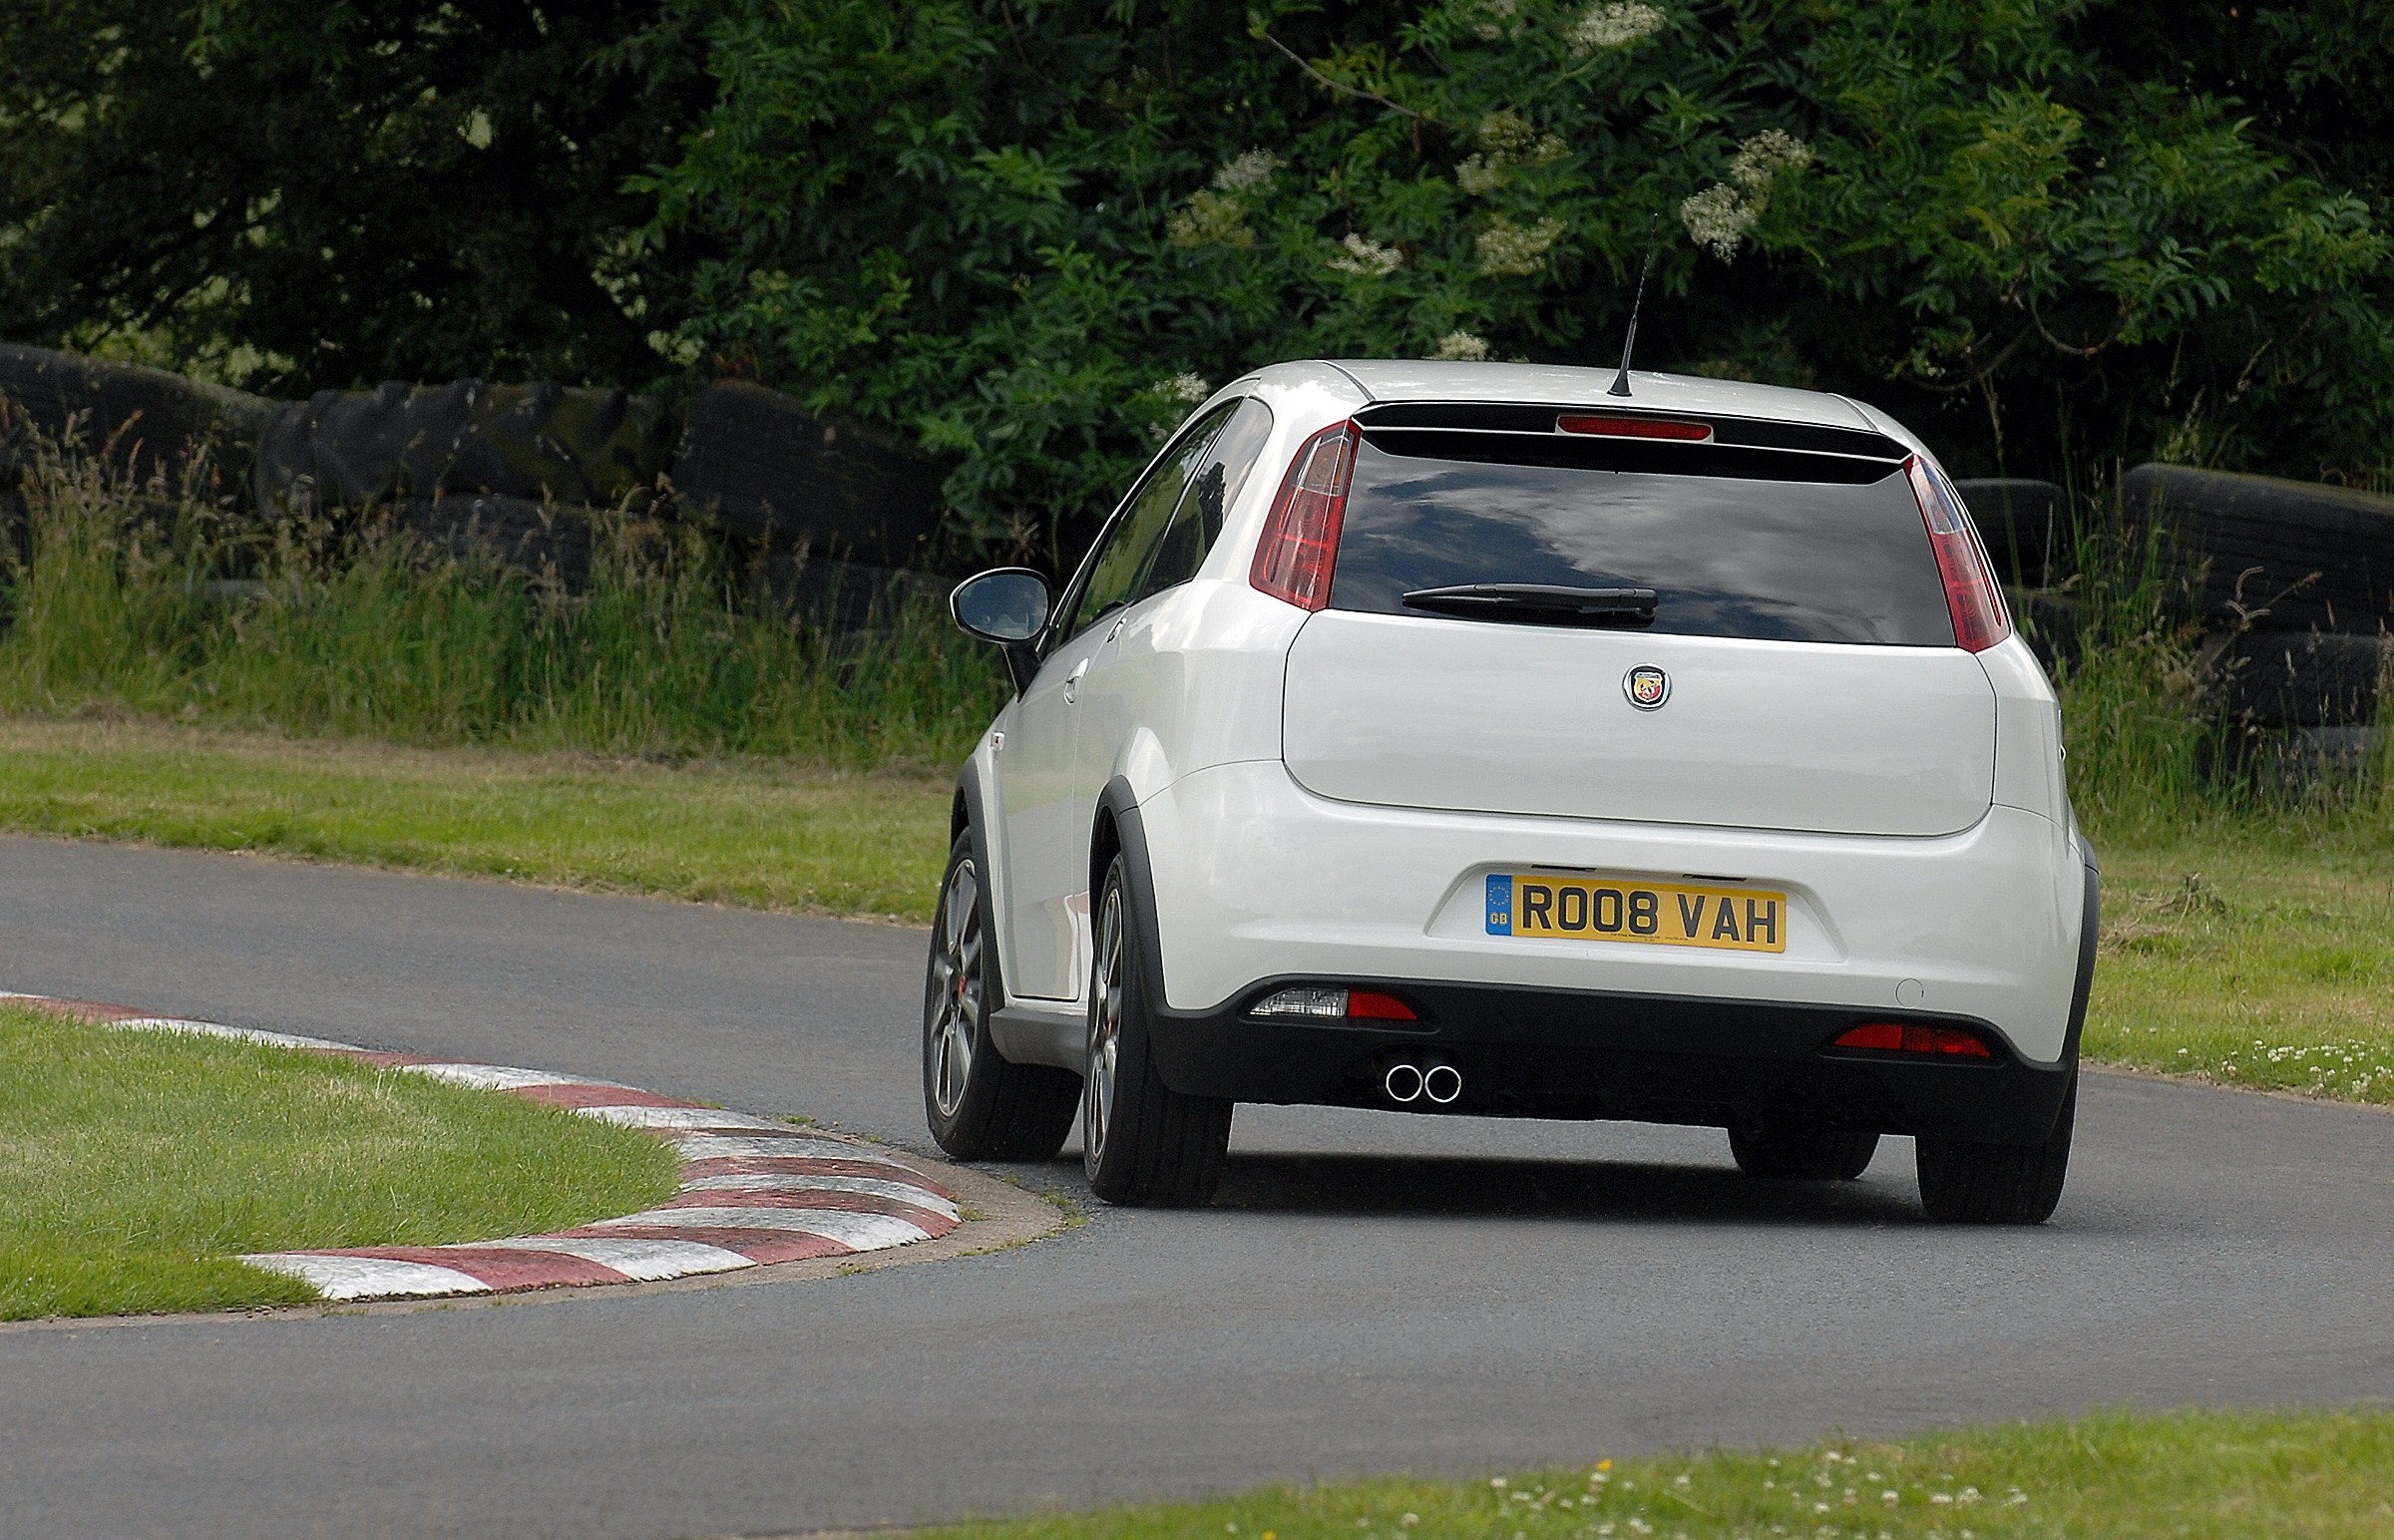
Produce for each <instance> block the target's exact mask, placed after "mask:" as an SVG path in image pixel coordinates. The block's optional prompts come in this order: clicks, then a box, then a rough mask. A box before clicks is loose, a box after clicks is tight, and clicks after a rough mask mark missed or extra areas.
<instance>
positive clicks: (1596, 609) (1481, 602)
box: [1404, 582, 1662, 625]
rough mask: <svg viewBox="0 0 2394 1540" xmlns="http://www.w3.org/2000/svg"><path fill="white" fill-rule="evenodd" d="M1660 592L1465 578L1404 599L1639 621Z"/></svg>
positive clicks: (1509, 613) (1571, 619) (1498, 611)
mask: <svg viewBox="0 0 2394 1540" xmlns="http://www.w3.org/2000/svg"><path fill="white" fill-rule="evenodd" d="M1661 598H1662V595H1661V593H1659V592H1658V591H1657V590H1655V589H1653V588H1573V587H1563V586H1559V585H1556V584H1553V583H1543V582H1464V583H1457V584H1455V585H1454V586H1453V587H1449V588H1415V589H1413V590H1412V591H1411V592H1409V593H1407V594H1405V596H1404V602H1405V603H1406V605H1407V606H1409V607H1411V608H1414V609H1428V610H1432V611H1435V612H1436V613H1438V614H1447V615H1471V616H1477V615H1485V616H1487V617H1489V618H1491V619H1496V618H1502V619H1507V620H1528V621H1532V622H1535V623H1539V624H1544V625H1644V624H1645V623H1647V622H1648V621H1650V620H1652V619H1653V618H1654V606H1655V605H1656V604H1657V603H1658V602H1659V601H1660V600H1661Z"/></svg>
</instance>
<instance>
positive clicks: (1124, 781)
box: [1089, 775, 1165, 1011]
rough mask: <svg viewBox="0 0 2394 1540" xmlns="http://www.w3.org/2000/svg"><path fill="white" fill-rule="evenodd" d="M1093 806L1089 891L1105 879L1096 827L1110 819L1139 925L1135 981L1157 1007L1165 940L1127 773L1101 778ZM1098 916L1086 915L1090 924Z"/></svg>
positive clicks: (1135, 796) (1141, 823)
mask: <svg viewBox="0 0 2394 1540" xmlns="http://www.w3.org/2000/svg"><path fill="white" fill-rule="evenodd" d="M1097 811H1098V813H1099V814H1100V815H1101V819H1094V820H1091V823H1090V829H1089V840H1090V844H1089V866H1090V872H1089V892H1090V893H1091V894H1095V893H1096V892H1097V891H1098V890H1099V889H1100V888H1101V887H1103V886H1104V883H1105V870H1104V868H1103V867H1102V866H1101V865H1099V863H1098V860H1097V854H1098V849H1099V847H1098V844H1097V829H1098V828H1099V827H1100V825H1101V823H1102V822H1109V821H1110V822H1111V823H1112V825H1113V828H1114V845H1115V849H1116V851H1117V853H1118V854H1119V855H1120V856H1121V857H1122V880H1123V882H1124V883H1125V884H1127V885H1128V887H1129V889H1130V897H1131V900H1132V903H1131V909H1130V912H1131V918H1132V919H1133V920H1135V921H1136V922H1137V924H1138V928H1139V974H1140V977H1139V981H1140V983H1142V984H1144V985H1145V986H1146V990H1147V998H1148V999H1149V1000H1151V1001H1152V1002H1154V1005H1155V1007H1156V1008H1157V1009H1158V1010H1159V1011H1160V1010H1161V1009H1162V1008H1163V1004H1164V999H1165V995H1164V939H1163V930H1162V927H1161V925H1160V924H1159V922H1158V921H1157V919H1156V914H1155V868H1154V866H1153V864H1152V863H1151V862H1149V860H1148V858H1147V825H1146V823H1145V821H1144V820H1142V819H1141V818H1140V816H1139V799H1138V794H1137V793H1135V792H1133V791H1132V790H1131V787H1130V778H1129V777H1128V776H1121V775H1117V776H1115V777H1114V778H1113V779H1112V780H1110V781H1108V782H1106V783H1105V790H1103V791H1101V792H1099V793H1098V794H1097ZM1096 918H1097V917H1096V916H1095V915H1094V914H1092V915H1091V916H1090V917H1089V920H1090V923H1091V924H1092V925H1094V924H1095V923H1096Z"/></svg>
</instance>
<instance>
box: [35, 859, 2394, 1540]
mask: <svg viewBox="0 0 2394 1540" xmlns="http://www.w3.org/2000/svg"><path fill="white" fill-rule="evenodd" d="M922 949H923V939H922V937H921V935H920V934H919V933H916V932H913V931H908V930H901V929H896V928H887V927H876V926H869V925H847V924H838V923H832V922H822V921H806V920H796V919H787V918H779V917H773V916H763V915H753V914H743V913H739V912H735V911H730V910H720V909H711V908H702V907H695V906H680V905H671V904H662V903H650V902H643V901H637V900H625V899H605V898H592V897H577V896H570V895H562V894H553V893H547V892H541V891H537V890H531V889H524V888H510V887H503V886H497V885H484V884H470V883H455V882H445V881H438V880H431V879H424V878H413V877H406V876H396V875H385V874H377V873H362V872H346V871H336V870H329V869H317V868H309V867H303V866H296V865H283V864H277V863H270V862H264V861H250V860H241V859H237V858H231V857H223V856H209V855H195V854H178V853H170V852H159V851H142V850H126V849H114V848H108V847H102V846H77V845H68V844H63V843H57V842H49V841H22V840H0V987H7V988H14V989H21V990H30V991H36V992H42V993H49V994H59V995H82V996H86V997H98V998H104V999H112V1000H121V1001H125V1002H129V1003H136V1004H140V1005H142V1006H145V1007H151V1008H156V1009H160V1010H164V1011H172V1012H179V1013H183V1014H189V1015H197V1016H202V1017H207V1018H210V1019H214V1020H218V1021H226V1022H233V1023H237V1024H244V1025H255V1026H263V1027H270V1028H276V1029H281V1030H288V1031H297V1032H307V1033H315V1034H320V1035H326V1036H332V1037H338V1038H344V1039H347V1040H350V1041H353V1042H359V1043H364V1044H368V1045H371V1046H378V1047H389V1048H405V1049H412V1050H417V1051H424V1052H434V1053H443V1054H457V1055H460V1056H466V1057H474V1058H480V1059H485V1060H494V1061H497V1062H502V1063H515V1064H532V1065H538V1066H541V1067H543V1068H551V1069H558V1070H564V1071H569V1072H573V1073H577V1074H584V1075H593V1076H598V1077H603V1078H608V1079H616V1080H624V1081H629V1082H631V1083H633V1084H636V1085H643V1086H647V1087H649V1088H651V1089H655V1090H659V1091H664V1092H668V1093H671V1094H675V1095H681V1096H688V1097H694V1098H703V1099H711V1100H716V1101H721V1102H724V1103H726V1104H727V1105H730V1106H732V1107H735V1108H738V1109H741V1110H745V1111H751V1112H759V1113H766V1114H779V1113H786V1112H795V1111H801V1110H803V1111H806V1112H810V1113H813V1114H815V1115H817V1116H819V1117H825V1118H829V1119H833V1120H836V1121H837V1122H838V1123H839V1124H840V1125H841V1126H843V1127H846V1128H849V1129H854V1130H860V1131H865V1132H871V1133H876V1134H881V1135H884V1136H886V1137H888V1138H890V1139H891V1140H893V1141H894V1142H897V1143H900V1144H904V1145H908V1146H911V1147H914V1148H917V1149H921V1148H924V1147H925V1144H926V1140H925V1136H924V1134H923V1131H922V1122H921V1111H920V1105H919V1100H918V1092H917V1089H916V1084H917V1080H916V1075H917V1070H916V1051H917V1049H916V1042H915V1033H916V1030H917V1027H916V1019H917V1018H916V1014H915V1000H916V998H917V995H916V991H917V989H918V988H919V978H920V972H919V968H920V965H921V954H922ZM2079 1126H2080V1136H2079V1137H2080V1143H2079V1154H2078V1159H2077V1166H2076V1169H2075V1171H2074V1172H2073V1177H2072V1182H2071V1186H2070V1189H2069V1192H2068V1193H2067V1194H2066V1196H2065V1197H2064V1199H2063V1203H2062V1208H2061V1212H2060V1214H2059V1215H2058V1216H2057V1217H2056V1219H2055V1221H2054V1222H2053V1223H2052V1224H2051V1225H2049V1226H2047V1227H2045V1228H2043V1229H2040V1230H2034V1231H2025V1232H2023V1231H1974V1230H1960V1229H1944V1228H1938V1227H1933V1226H1930V1225H1929V1224H1927V1223H1926V1222H1925V1221H1924V1220H1922V1218H1921V1217H1920V1214H1919V1210H1918V1208H1917V1205H1916V1202H1915V1199H1914V1196H1913V1191H1912V1187H1911V1176H1910V1169H1909V1167H1910V1162H1909V1155H1910V1151H1909V1148H1908V1145H1907V1144H1905V1142H1904V1141H1900V1140H1891V1141H1889V1142H1888V1144H1887V1146H1886V1147H1885V1148H1884V1149H1883V1150H1882V1153H1881V1155H1880V1158H1879V1160H1878V1162H1877V1164H1876V1165H1875V1166H1873V1167H1872V1169H1871V1171H1870V1172H1869V1174H1868V1175H1867V1177H1866V1178H1865V1179H1864V1180H1863V1181H1861V1182H1859V1183H1856V1184H1853V1185H1851V1186H1847V1187H1842V1188H1829V1187H1815V1186H1768V1185H1762V1184H1754V1183H1748V1182H1745V1181H1743V1180H1741V1179H1740V1178H1739V1177H1738V1176H1737V1174H1736V1172H1735V1170H1734V1168H1732V1167H1731V1165H1730V1163H1729V1159H1728V1152H1727V1149H1726V1145H1725V1143H1724V1141H1723V1140H1722V1139H1721V1137H1720V1135H1718V1134H1717V1133H1709V1132H1704V1131H1689V1130H1658V1129H1644V1128H1634V1127H1612V1126H1605V1125H1562V1124H1482V1123H1474V1122H1467V1121H1463V1120H1440V1119H1429V1118H1421V1117H1410V1116H1405V1115H1400V1114H1370V1113H1336V1114H1334V1113H1328V1112H1318V1111H1299V1110H1276V1109H1255V1108H1246V1109H1242V1110H1241V1111H1240V1113H1239V1121H1238V1125H1237V1132H1236V1135H1235V1137H1234V1140H1233V1155H1232V1167H1231V1175H1230V1179H1229V1181H1228V1184H1227V1186H1226V1189H1225V1192H1224V1196H1223V1198H1222V1201H1221V1202H1220V1203H1219V1204H1218V1205H1217V1206H1216V1207H1214V1208H1212V1209H1209V1210H1206V1211H1203V1212H1198V1213H1181V1214H1175V1213H1148V1212H1130V1211H1121V1210H1111V1211H1109V1210H1105V1209H1103V1208H1102V1207H1099V1208H1096V1209H1095V1210H1094V1212H1093V1215H1092V1218H1091V1220H1090V1223H1089V1224H1088V1225H1087V1226H1086V1227H1085V1228H1083V1229H1080V1230H1076V1231H1071V1232H1068V1233H1066V1234H1063V1235H1059V1236H1057V1237H1054V1238H1052V1239H1049V1240H1045V1241H1040V1242H1037V1243H1035V1244H1032V1245H1029V1246H1026V1247H1022V1248H1019V1249H1017V1250H1014V1251H1011V1252H1007V1253H1003V1254H1000V1255H996V1256H988V1257H978V1258H966V1259H960V1260H955V1261H945V1262H935V1263H927V1264H924V1265H921V1266H914V1267H899V1268H891V1269H885V1270H882V1271H879V1272H874V1273H869V1274H863V1275H859V1276H855V1277H849V1278H837V1279H828V1280H819V1281H812V1282H792V1283H787V1284H764V1285H758V1286H753V1287H745V1288H740V1287H731V1288H721V1289H709V1290H702V1291H692V1292H683V1293H659V1294H646V1295H636V1296H634V1295H621V1294H615V1295H609V1294H608V1293H607V1292H605V1291H592V1292H586V1293H583V1294H581V1295H579V1296H577V1297H573V1298H561V1299H548V1300H537V1301H531V1302H527V1303H521V1304H512V1305H500V1306H496V1307H482V1306H478V1307H466V1308H455V1309H429V1310H411V1311H400V1312H380V1313H368V1314H360V1315H350V1316H340V1315H332V1316H313V1315H300V1316H282V1317H261V1318H231V1317H210V1318H204V1319H186V1320H179V1321H160V1322H154V1323H137V1324H130V1325H100V1326H83V1327H74V1328H59V1327H44V1328H33V1329H18V1330H9V1331H0V1534H6V1535H8V1536H11V1537H19V1536H47V1535H74V1536H112V1537H127V1540H131V1537H137V1536H150V1535H227V1536H230V1535H240V1536H284V1535H288V1536H301V1537H332V1540H340V1537H346V1536H360V1537H364V1536H377V1537H380V1536H391V1537H400V1540H404V1537H407V1536H413V1535H417V1534H427V1535H467V1536H483V1535H489V1536H502V1535H504V1536H511V1537H514V1536H547V1535H560V1536H564V1535H572V1536H617V1535H621V1536H693V1535H723V1534H744V1533H771V1532H786V1531H793V1530H807V1529H814V1528H823V1527H830V1526H845V1525H868V1524H888V1523H908V1522H915V1521H925V1520H935V1519H942V1518H950V1517H957V1516H962V1515H966V1514H969V1513H974V1512H1020V1511H1024V1510H1029V1509H1035V1508H1039V1507H1043V1506H1055V1505H1070V1506H1077V1505H1083V1504H1091V1503H1099V1502H1109V1501H1120V1500H1132V1499H1141V1498H1151V1497H1160V1496H1167V1495H1181V1494H1201V1493H1209V1492H1220V1491H1225V1490H1231V1489H1236V1488H1240V1487H1245V1486H1250V1485H1254V1484H1258V1483H1263V1482H1268V1481H1275V1480H1289V1481H1307V1480H1313V1479H1319V1478H1329V1477H1335V1476H1343V1475H1351V1474H1362V1473H1373V1472H1388V1471H1397V1470H1412V1471H1417V1472H1424V1473H1449V1474H1471V1473H1477V1472H1481V1471H1485V1470H1490V1469H1501V1468H1518V1467H1522V1466H1525V1465H1532V1464H1538V1463H1542V1462H1550V1461H1551V1462H1573V1461H1581V1460H1589V1459H1592V1458H1594V1457H1596V1456H1599V1455H1603V1454H1623V1453H1630V1452H1636V1451H1641V1450H1651V1449H1656V1448H1665V1447H1704V1446H1710V1445H1716V1444H1728V1445H1739V1444H1745V1445H1751V1444H1753V1443H1756V1442H1758V1441H1775V1442H1776V1441H1785V1440H1799V1439H1804V1438H1807V1437H1811V1436H1814V1435H1818V1434H1821V1433H1825V1432H1828V1431H1831V1430H1837V1429H1842V1430H1844V1431H1846V1432H1849V1433H1854V1434H1874V1433H1892V1432H1900V1431H1908V1430H1914V1429H1918V1428H1921V1427H1924V1426H1929V1425H1933V1424H1941V1423H1955V1422H1970V1421H1981V1420H1987V1419H1993V1418H2001V1417H2007V1416H2016V1415H2027V1414H2041V1413H2052V1412H2067V1411H2074V1410H2077V1409H2080V1408H2084V1407H2087V1406H2090V1405H2098V1404H2120V1403H2135V1404H2144V1405H2152V1406H2172V1405H2181V1404H2186V1403H2204V1404H2243V1405H2253V1404H2281V1403H2294V1402H2306V1403H2319V1402H2351V1401H2380V1402H2382V1401H2386V1400H2389V1399H2394V1290H2390V1288H2389V1285H2390V1284H2394V1117H2389V1116H2386V1115H2385V1114H2383V1113H2380V1112H2373V1111H2369V1110H2365V1109H2349V1108H2338V1107H2331V1106H2318V1105H2308V1104H2303V1103H2298V1102H2293V1101H2289V1100H2283V1099H2273V1098H2265V1097H2260V1096H2252V1095H2239V1094H2235V1093H2229V1092H2221V1091H2211V1090H2204V1089H2200V1088H2195V1087H2185V1086H2172V1085H2166V1084H2160V1083H2155V1082H2149V1081H2140V1080H2134V1079H2129V1078H2126V1077H2121V1076H2094V1077H2091V1078H2090V1079H2089V1080H2088V1082H2087V1083H2086V1087H2085V1090H2084V1092H2083V1097H2082V1104H2081V1108H2080V1125H2079ZM1021 1174H1022V1175H1024V1176H1025V1177H1026V1178H1027V1179H1028V1180H1029V1181H1030V1182H1032V1183H1033V1184H1034V1185H1039V1186H1045V1185H1055V1186H1060V1187H1063V1188H1065V1189H1067V1190H1075V1189H1077V1185H1078V1183H1077V1177H1078V1166H1077V1160H1076V1159H1074V1160H1067V1161H1059V1162H1057V1163H1055V1164H1053V1165H1051V1166H1046V1167H1039V1168H1032V1169H1029V1170H1026V1171H1024V1172H1023V1173H1021ZM1084 1198H1085V1194H1084Z"/></svg>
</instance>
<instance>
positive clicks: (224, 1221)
mask: <svg viewBox="0 0 2394 1540" xmlns="http://www.w3.org/2000/svg"><path fill="white" fill-rule="evenodd" d="M675 1169H676V1168H675V1163H674V1159H673V1152H672V1151H671V1150H670V1149H669V1148H668V1147H667V1146H666V1145H664V1144H663V1143H661V1142H659V1141H658V1140H655V1139H651V1138H649V1137H648V1136H646V1135H644V1134H642V1133H639V1132H637V1131H635V1130H632V1129H625V1128H617V1127H613V1126H611V1125H608V1124H604V1123H599V1122H596V1121H594V1120H592V1119H589V1118H579V1117H576V1116H574V1115H573V1114H571V1113H567V1112H562V1111H559V1110H557V1109H555V1108H550V1107H544V1106H541V1105H539V1104H537V1103H534V1102H530V1101H525V1100H522V1099H521V1098H518V1097H514V1096H496V1095H493V1094H491V1093H490V1092H488V1091H472V1090H466V1089H463V1088H461V1087H457V1086H451V1085H444V1084H442V1083H441V1082H439V1081H436V1080H429V1079H426V1078H424V1077H423V1076H421V1075H411V1074H405V1073H402V1072H399V1071H395V1070H378V1069H374V1068H371V1067H369V1066H366V1065H362V1064H357V1063H352V1062H349V1061H346V1060H342V1059H335V1058H330V1057H324V1056H319V1055H316V1054H312V1053H303V1052H294V1051H292V1050H290V1049H288V1048H277V1047H268V1046H263V1045H257V1044H250V1043H241V1042H226V1041H222V1040H218V1039H211V1038H199V1037H189V1036H176V1035H174V1034H172V1033H168V1032H154V1031H123V1030H111V1029H109V1028H105V1027H100V1026H94V1025H90V1024H88V1023H85V1022H81V1021H72V1020H67V1019H63V1018H61V1017H58V1016H55V1015H52V1014H50V1013H48V1012H45V1011H40V1010H36V1009H31V1008H28V1007H25V1006H21V1005H9V1004H5V1003H0V1321H26V1320H33V1319H37V1318H40V1317H44V1316H112V1315H130V1314H138V1313H144V1312H153V1311H194V1310H226V1309H239V1308H245V1307H251V1306H263V1305H286V1304H292V1303H296V1302H299V1301H304V1300H308V1299H312V1298H314V1291H313V1290H311V1289H310V1288H309V1287H308V1286H307V1285H305V1284H303V1283H300V1282H299V1281H298V1280H296V1279H290V1278H283V1277H280V1276H278V1275H275V1274H271V1273H264V1272H260V1271H258V1270H257V1269H255V1268H251V1267H247V1266H244V1265H243V1264H241V1263H239V1262H235V1261H233V1260H232V1258H233V1257H234V1256H235V1255H237V1254H239V1253H242V1252H260V1251H286V1250H292V1249H299V1248H311V1247H328V1246H376V1245H405V1246H423V1245H438V1244H441V1243H443V1242H449V1241H476V1240H487V1239H490V1238H492V1237H496V1236H506V1235H521V1234H530V1233H536V1232H540V1231H547V1230H556V1229H562V1228H565V1227H568V1226H572V1225H578V1224H587V1223H589V1222H590V1221H592V1220H597V1219H604V1218H607V1217H610V1216H612V1215H616V1214H628V1213H633V1212H636V1211H638V1210H639V1209H641V1208H644V1207H648V1206H650V1205H652V1204H654V1203H657V1202H659V1201H661V1200H663V1199H664V1198H665V1197H667V1196H669V1195H670V1194H671V1193H672V1191H673V1187H674V1181H675Z"/></svg>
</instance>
